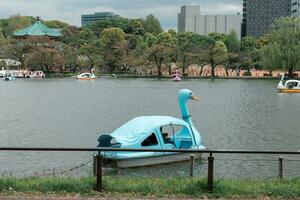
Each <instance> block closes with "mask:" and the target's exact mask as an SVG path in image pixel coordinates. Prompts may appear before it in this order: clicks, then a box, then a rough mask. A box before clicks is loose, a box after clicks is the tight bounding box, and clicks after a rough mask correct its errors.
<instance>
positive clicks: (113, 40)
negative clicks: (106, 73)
mask: <svg viewBox="0 0 300 200" xmlns="http://www.w3.org/2000/svg"><path fill="white" fill-rule="evenodd" d="M125 36H126V34H125V33H124V32H123V31H122V30H121V29H119V28H106V29H104V30H103V31H102V33H101V38H100V41H101V44H102V47H103V63H104V64H105V65H106V66H108V67H109V69H110V71H111V72H113V71H115V70H116V68H117V67H119V66H121V65H122V64H123V60H124V57H125V55H126V49H125V45H126V40H125Z"/></svg>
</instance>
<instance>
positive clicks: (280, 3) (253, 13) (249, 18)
mask: <svg viewBox="0 0 300 200" xmlns="http://www.w3.org/2000/svg"><path fill="white" fill-rule="evenodd" d="M299 8H300V0H243V31H242V32H243V36H246V35H248V36H254V37H260V36H262V35H264V34H266V33H268V32H270V30H271V29H272V23H273V22H274V21H275V20H277V19H279V18H280V17H287V16H300V13H299Z"/></svg>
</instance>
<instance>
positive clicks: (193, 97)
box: [191, 96, 200, 101]
mask: <svg viewBox="0 0 300 200" xmlns="http://www.w3.org/2000/svg"><path fill="white" fill-rule="evenodd" d="M191 99H193V100H196V101H199V100H200V98H199V97H196V96H192V97H191Z"/></svg>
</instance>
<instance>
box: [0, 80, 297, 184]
mask: <svg viewBox="0 0 300 200" xmlns="http://www.w3.org/2000/svg"><path fill="white" fill-rule="evenodd" d="M276 86H277V81H270V80H268V81H265V80H215V81H211V80H189V81H182V82H177V83H175V82H171V81H169V80H160V81H159V80H157V79H109V78H99V79H97V80H95V81H76V80H74V79H71V78H70V79H69V78H67V79H43V80H31V79H26V80H24V79H17V80H15V81H8V82H6V81H0V91H1V94H2V95H1V106H0V128H1V129H0V146H13V147H19V146H22V147H32V146H34V147H95V146H96V145H97V138H98V136H99V135H100V134H101V133H110V132H112V131H113V130H115V129H116V128H118V127H119V126H120V125H122V124H123V123H125V122H127V121H128V120H130V119H132V118H134V117H136V116H142V115H168V116H175V117H179V116H180V111H179V108H178V102H177V92H178V90H179V89H182V88H187V89H190V90H192V91H193V92H194V93H195V95H197V96H200V98H201V101H199V102H195V101H193V102H190V103H189V108H190V112H191V114H192V119H193V121H194V124H195V126H196V127H197V129H198V130H199V131H200V133H201V135H202V139H203V143H204V145H205V146H206V147H207V148H209V149H241V150H283V151H284V150H300V131H299V130H300V117H299V116H300V112H299V110H300V94H278V93H277V90H276ZM204 156H205V157H206V156H207V155H204ZM277 159H278V156H259V155H252V156H250V155H215V160H216V163H215V168H216V169H215V172H216V175H217V176H219V177H235V178H236V177H252V178H270V177H275V176H276V175H277V174H278V172H277V168H278V163H277ZM89 160H91V153H66V152H63V153H53V152H0V169H1V170H0V173H1V172H3V171H9V170H12V171H16V172H17V171H22V170H28V171H30V170H31V171H34V170H37V171H38V170H41V169H49V168H68V167H70V166H74V165H76V164H80V163H85V162H88V161H89ZM284 160H285V161H284V173H285V174H284V175H287V176H296V175H298V176H299V175H300V170H299V165H300V162H299V161H298V160H300V157H299V156H298V157H297V156H285V157H284ZM288 160H290V161H288ZM188 168H189V167H188V164H187V163H177V164H171V165H170V164H169V165H162V166H155V167H146V168H138V169H129V170H120V171H118V174H120V175H133V176H135V175H136V176H142V175H143V176H145V175H159V176H169V175H172V174H174V175H183V176H185V175H186V174H187V173H188V172H187V170H188ZM206 170H207V168H206V161H205V159H204V161H201V162H199V161H198V162H197V163H196V172H195V174H196V175H197V174H198V175H204V174H205V173H206ZM157 171H159V172H160V173H157Z"/></svg>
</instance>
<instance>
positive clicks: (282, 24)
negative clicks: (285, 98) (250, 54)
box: [261, 17, 300, 76]
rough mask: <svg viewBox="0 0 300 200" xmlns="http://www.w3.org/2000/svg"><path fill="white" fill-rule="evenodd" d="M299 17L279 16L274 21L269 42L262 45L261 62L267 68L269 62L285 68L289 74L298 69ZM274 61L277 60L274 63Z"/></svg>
mask: <svg viewBox="0 0 300 200" xmlns="http://www.w3.org/2000/svg"><path fill="white" fill-rule="evenodd" d="M299 24H300V19H299V18H295V17H284V18H280V19H279V20H277V21H276V22H275V23H274V31H273V32H272V33H271V34H270V35H269V37H268V41H269V43H268V44H267V45H265V47H262V51H261V53H262V55H261V58H262V63H263V65H264V66H265V67H267V68H268V69H270V68H272V69H273V68H274V67H275V66H273V67H270V65H271V64H274V65H275V64H276V67H277V68H280V69H282V70H287V71H288V73H289V76H292V74H293V71H294V70H296V69H300V43H299V41H300V26H299ZM274 61H277V62H276V63H275V62H274Z"/></svg>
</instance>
